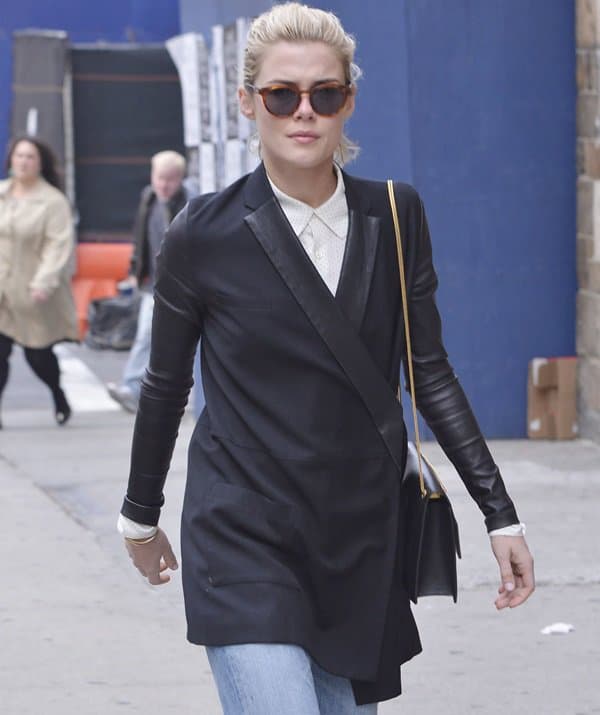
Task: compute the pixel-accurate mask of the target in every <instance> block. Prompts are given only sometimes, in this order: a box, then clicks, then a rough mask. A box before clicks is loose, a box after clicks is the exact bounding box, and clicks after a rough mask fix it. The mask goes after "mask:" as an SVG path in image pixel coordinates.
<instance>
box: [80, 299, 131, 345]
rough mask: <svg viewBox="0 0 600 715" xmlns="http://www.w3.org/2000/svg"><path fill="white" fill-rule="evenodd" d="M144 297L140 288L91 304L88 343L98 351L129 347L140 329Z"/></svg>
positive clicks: (85, 340)
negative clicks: (139, 314)
mask: <svg viewBox="0 0 600 715" xmlns="http://www.w3.org/2000/svg"><path fill="white" fill-rule="evenodd" d="M141 300H142V298H141V295H140V293H139V291H134V292H133V293H131V294H123V293H120V294H119V295H116V296H115V297H114V298H100V299H98V300H93V301H92V302H91V303H90V305H89V307H88V332H87V334H86V336H85V338H84V343H85V344H86V345H87V346H88V347H90V348H93V349H94V350H129V348H130V347H131V346H132V344H133V340H134V338H135V331H136V330H137V320H138V313H139V310H140V303H141Z"/></svg>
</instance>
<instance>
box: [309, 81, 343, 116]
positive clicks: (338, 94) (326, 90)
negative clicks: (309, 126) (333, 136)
mask: <svg viewBox="0 0 600 715" xmlns="http://www.w3.org/2000/svg"><path fill="white" fill-rule="evenodd" d="M345 101H346V93H345V91H344V89H343V88H342V87H316V88H315V89H313V91H312V93H311V104H312V107H313V109H314V110H315V112H317V114H323V115H325V116H328V115H333V114H337V113H338V112H339V111H340V109H341V108H342V107H343V106H344V103H345Z"/></svg>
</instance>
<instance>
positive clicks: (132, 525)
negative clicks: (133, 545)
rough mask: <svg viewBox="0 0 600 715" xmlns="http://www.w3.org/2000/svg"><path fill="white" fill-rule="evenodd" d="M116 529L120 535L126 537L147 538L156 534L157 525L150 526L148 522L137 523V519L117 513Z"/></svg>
mask: <svg viewBox="0 0 600 715" xmlns="http://www.w3.org/2000/svg"><path fill="white" fill-rule="evenodd" d="M117 530H118V532H119V534H121V536H123V537H125V538H127V539H149V538H150V537H151V536H154V534H156V532H157V531H158V527H157V526H150V525H149V524H138V522H137V521H132V520H131V519H128V518H127V517H126V516H123V514H119V518H118V520H117Z"/></svg>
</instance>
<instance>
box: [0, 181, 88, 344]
mask: <svg viewBox="0 0 600 715" xmlns="http://www.w3.org/2000/svg"><path fill="white" fill-rule="evenodd" d="M10 185H11V180H10V179H8V180H6V181H0V333H3V334H4V335H7V336H8V337H10V338H12V339H13V340H14V341H15V342H16V343H18V344H20V345H22V346H24V347H29V348H44V347H47V346H50V345H53V344H54V343H57V342H60V341H62V340H78V339H79V336H78V332H77V316H76V313H75V303H74V301H73V295H72V293H71V275H70V274H71V266H70V263H71V261H70V258H71V256H72V253H73V247H74V232H73V220H72V216H71V210H70V207H69V203H68V201H67V199H66V198H65V196H64V195H63V194H62V193H61V192H60V191H58V189H55V188H54V187H53V186H51V185H50V184H48V183H47V182H46V181H44V180H43V179H40V180H39V183H38V185H37V186H36V188H35V189H34V190H33V191H32V192H31V193H30V194H29V195H28V196H26V197H23V198H19V199H14V198H11V197H10V196H9V193H8V191H9V188H10ZM32 288H36V289H40V290H43V291H46V292H47V293H49V298H48V300H47V301H46V302H44V303H38V302H34V301H33V299H32V298H31V290H32Z"/></svg>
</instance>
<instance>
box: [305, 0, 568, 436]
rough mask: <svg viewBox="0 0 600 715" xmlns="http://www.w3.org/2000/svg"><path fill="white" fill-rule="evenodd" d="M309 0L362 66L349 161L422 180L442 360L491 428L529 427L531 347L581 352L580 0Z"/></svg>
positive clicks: (519, 430) (538, 351) (506, 432)
mask: <svg viewBox="0 0 600 715" xmlns="http://www.w3.org/2000/svg"><path fill="white" fill-rule="evenodd" d="M318 4H319V5H321V6H322V7H323V8H327V9H331V10H333V11H334V12H336V14H338V15H339V16H340V18H341V19H342V21H343V23H344V25H345V26H346V28H347V29H348V30H349V31H350V32H352V33H354V34H355V36H356V37H357V40H358V56H357V59H358V62H359V64H361V66H362V67H363V69H364V72H365V76H364V79H363V80H362V81H361V84H360V88H359V97H358V100H357V111H356V113H355V116H354V117H353V119H352V121H351V126H350V130H351V131H350V134H351V135H353V136H354V138H356V139H357V140H358V141H359V143H360V144H361V146H362V148H363V151H362V155H361V156H360V157H359V159H358V161H357V162H356V163H355V164H354V165H352V166H351V171H353V172H356V173H357V174H361V175H366V176H370V177H374V178H379V179H383V178H386V177H387V176H394V177H396V178H398V179H403V180H406V181H409V182H410V183H413V184H414V185H415V186H416V187H417V189H418V190H419V192H420V193H421V195H422V196H423V198H424V200H425V205H426V208H427V212H428V217H429V223H430V228H431V232H432V239H433V246H434V258H435V262H436V267H437V269H438V273H439V276H440V290H439V294H438V295H439V300H438V302H439V305H440V308H441V313H442V316H443V319H444V335H445V339H446V345H447V347H448V351H449V353H450V358H451V361H452V363H453V365H454V367H455V369H456V371H457V373H458V374H459V376H460V377H461V381H462V383H463V385H464V387H465V389H466V391H467V393H468V394H469V397H470V399H471V401H472V403H473V406H474V408H475V412H476V414H477V416H478V418H479V420H480V423H481V425H482V427H483V429H484V431H485V433H486V434H487V435H488V436H495V437H521V436H524V435H525V429H526V378H527V363H528V361H529V359H530V358H531V357H534V356H538V355H539V356H552V355H555V356H556V355H570V354H574V352H575V292H576V278H575V181H576V177H575V97H576V89H575V46H574V37H575V30H574V8H573V4H572V3H567V2H555V3H549V2H547V1H546V0H486V2H478V3H474V2H470V1H469V0H455V1H454V2H452V3H441V2H439V0H418V2H414V1H411V0H385V1H380V2H378V3H377V11H376V12H373V13H369V12H367V11H365V7H364V5H363V4H362V3H361V4H360V5H359V4H355V3H348V2H343V1H342V0H329V1H328V2H327V3H318ZM382 28H387V30H386V36H385V38H383V37H382ZM384 40H385V41H384Z"/></svg>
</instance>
